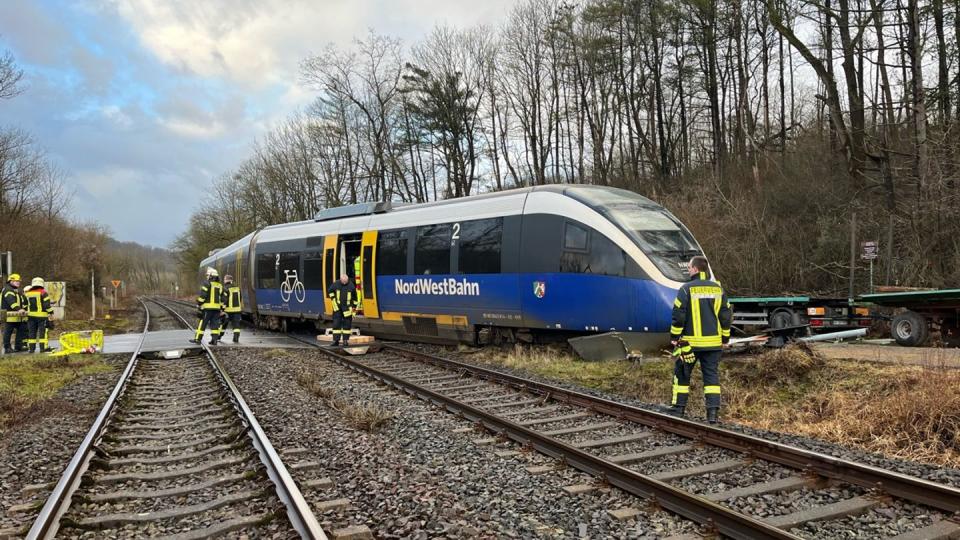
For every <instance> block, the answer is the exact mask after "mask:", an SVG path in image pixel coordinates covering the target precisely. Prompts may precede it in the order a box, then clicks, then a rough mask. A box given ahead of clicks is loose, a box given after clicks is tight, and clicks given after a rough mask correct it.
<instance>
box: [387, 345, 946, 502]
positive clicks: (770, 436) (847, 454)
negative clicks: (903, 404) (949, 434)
mask: <svg viewBox="0 0 960 540" xmlns="http://www.w3.org/2000/svg"><path fill="white" fill-rule="evenodd" d="M398 345H400V346H403V347H407V348H412V349H416V350H419V351H422V352H425V353H428V354H434V355H437V356H441V357H444V358H450V359H452V360H456V361H459V362H464V363H467V364H471V365H475V366H478V367H482V368H486V369H490V370H493V371H499V372H501V373H506V374H509V375H515V376H518V377H523V378H526V379H531V380H534V381H539V382H542V383H546V384H551V385H554V386H559V387H561V388H566V389H569V390H574V391H577V392H581V393H584V394H588V395H592V396H597V397H601V398H605V399H610V400H613V401H617V402H620V403H626V404H629V405H634V406H636V407H640V408H644V409H649V410H652V411H656V412H665V411H666V406H664V405H662V404H651V403H644V402H641V401H639V400H636V399H632V398H629V397H625V396H622V395H619V394H613V393H608V392H600V391H598V390H595V389H592V388H586V387H583V386H580V385H576V384H571V383H569V382H566V381H562V380H558V379H552V378H548V377H543V376H541V375H538V374H535V373H530V372H527V371H526V370H522V369H511V368H507V367H503V366H500V365H497V364H491V363H487V362H484V361H482V360H481V359H480V358H479V357H478V355H476V354H471V353H470V352H465V351H460V350H457V349H453V348H449V347H442V346H437V345H424V344H412V343H400V344H398ZM722 377H723V364H722V363H721V381H722ZM668 397H669V396H664V398H665V399H666V398H668ZM722 412H723V411H722V410H721V419H722ZM722 427H723V428H724V429H729V430H731V431H738V432H741V433H746V434H748V435H753V436H755V437H759V438H762V439H765V440H769V441H773V442H778V443H782V444H786V445H790V446H795V447H798V448H803V449H807V450H812V451H815V452H820V453H823V454H826V455H830V456H834V457H837V458H841V459H846V460H850V461H855V462H858V463H863V464H867V465H872V466H874V467H879V468H882V469H887V470H891V471H896V472H899V473H901V474H906V475H909V476H916V477H917V478H923V479H926V480H931V481H934V482H939V483H942V484H946V485H949V486H953V487H957V488H960V469H954V468H948V467H941V466H939V465H933V464H927V463H919V462H914V461H904V460H900V459H894V458H888V457H886V456H883V455H880V454H875V453H871V452H865V451H863V450H859V449H856V448H849V447H845V446H842V445H839V444H834V443H830V442H826V441H821V440H817V439H812V438H810V437H804V436H800V435H792V434H789V433H781V432H776V431H768V430H761V429H754V428H750V427H747V426H743V425H740V424H734V423H730V422H723V423H722Z"/></svg>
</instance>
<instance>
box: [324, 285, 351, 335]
mask: <svg viewBox="0 0 960 540" xmlns="http://www.w3.org/2000/svg"><path fill="white" fill-rule="evenodd" d="M355 292H356V288H355V286H354V285H353V284H352V283H350V276H348V275H346V274H341V275H340V281H335V282H333V283H332V284H331V285H330V288H329V289H327V296H329V297H330V300H331V301H332V302H333V346H334V347H336V346H337V345H339V344H340V338H341V337H342V338H343V346H344V347H346V346H347V344H348V343H349V341H350V326H351V324H352V323H353V312H354V310H355V309H356V307H357V301H356V295H355Z"/></svg>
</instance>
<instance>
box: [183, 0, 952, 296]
mask: <svg viewBox="0 0 960 540" xmlns="http://www.w3.org/2000/svg"><path fill="white" fill-rule="evenodd" d="M958 10H960V0H817V1H812V0H762V1H756V0H755V1H752V2H744V1H742V0H584V1H580V2H569V1H558V0H523V1H522V2H519V3H518V4H517V5H516V6H515V7H513V8H512V9H511V10H510V11H509V12H508V13H506V14H505V15H504V17H503V20H502V21H501V22H500V23H498V24H497V25H495V26H477V27H471V28H455V27H450V26H446V25H438V26H435V27H434V28H433V29H432V30H431V31H430V32H429V33H428V34H427V35H425V36H423V37H422V38H421V39H420V40H418V41H417V42H415V43H403V42H402V41H400V40H399V39H396V38H393V37H390V36H385V35H379V34H376V33H373V32H371V33H369V34H367V35H365V36H360V37H357V38H356V39H355V40H354V41H353V43H351V44H350V45H348V46H335V45H328V46H326V47H325V48H323V49H321V50H320V52H319V53H317V54H315V55H313V56H310V57H308V58H304V59H303V60H302V62H301V70H300V80H299V81H298V82H299V83H300V84H302V85H305V86H307V87H309V88H310V89H312V91H313V92H314V93H315V100H314V101H313V102H312V104H311V105H310V106H308V107H306V108H304V109H302V110H299V111H297V112H296V113H295V114H293V115H291V116H290V117H289V118H287V119H286V120H285V121H283V122H282V123H280V124H279V125H276V126H274V128H273V129H272V130H271V131H270V132H269V133H267V134H265V135H263V136H262V137H261V138H260V139H259V140H257V141H253V142H252V145H251V150H250V153H249V156H248V158H247V159H246V160H244V161H243V162H242V163H238V164H237V166H236V167H235V168H234V169H233V170H230V171H226V172H224V173H223V175H222V176H221V177H219V178H217V179H215V180H214V182H213V186H212V188H211V190H210V196H209V197H208V198H207V200H206V201H204V203H203V205H202V206H201V207H200V208H198V210H197V211H196V212H195V214H194V215H193V217H192V218H191V221H190V224H189V228H188V229H187V230H186V231H185V232H184V233H183V234H182V235H181V236H180V237H179V238H178V240H177V241H176V242H175V245H174V246H173V247H174V249H175V250H176V251H177V253H178V254H179V257H180V263H181V266H182V267H183V269H184V271H186V270H188V269H193V268H196V265H197V264H198V262H199V260H200V259H202V258H203V257H205V256H206V254H207V252H208V251H209V250H210V249H212V248H215V247H222V246H224V245H226V244H227V243H229V242H231V241H233V240H235V239H237V238H239V237H241V236H243V235H244V234H246V233H248V232H250V231H251V230H254V229H256V228H258V227H263V226H265V225H269V224H274V223H281V222H287V221H294V220H302V219H309V218H311V217H312V216H313V215H314V214H315V213H316V212H317V211H318V210H320V209H323V208H328V207H334V206H339V205H343V204H350V203H354V202H360V201H378V200H393V201H403V202H423V201H431V200H437V199H446V198H452V197H462V196H467V195H471V194H476V193H483V192H489V191H496V190H504V189H510V188H515V187H523V186H535V185H542V184H548V183H571V184H572V183H583V184H597V185H606V186H616V187H622V188H626V189H630V190H633V191H635V192H638V193H640V194H643V195H646V196H648V197H650V198H652V199H654V200H656V201H657V202H659V203H661V204H663V205H664V206H666V207H667V208H668V209H669V210H670V211H671V212H673V213H674V214H675V215H676V216H677V217H679V218H680V219H681V220H682V221H683V222H684V223H686V224H687V226H688V227H689V228H690V229H691V230H692V231H693V233H694V235H695V236H696V237H697V239H698V240H699V241H700V243H701V244H702V245H703V248H704V250H705V252H706V254H707V255H708V257H709V258H710V259H711V261H712V263H713V264H714V267H715V270H716V273H717V275H718V276H720V278H721V279H722V280H723V282H724V284H725V285H726V286H727V287H728V288H730V289H731V290H732V291H734V292H735V293H737V294H748V293H774V292H775V293H784V292H810V293H822V294H840V295H845V293H846V288H847V279H848V277H849V274H850V269H851V262H853V264H854V265H855V266H856V272H857V273H856V280H857V291H858V292H866V288H867V287H868V285H867V280H868V277H867V273H866V272H865V271H864V270H865V268H866V266H865V263H864V262H863V261H860V260H859V258H854V259H852V258H851V247H852V245H854V244H855V243H857V242H859V241H863V240H871V241H876V242H878V244H879V247H880V249H879V258H878V260H877V261H876V266H875V277H874V280H875V282H876V283H877V284H890V285H901V286H917V287H944V286H952V285H955V284H956V282H957V281H958V279H957V278H958V277H960V273H958V270H957V267H958V266H960V219H958V217H960V206H958V200H957V193H958V189H960V186H958V185H957V152H958V150H960V143H958V138H957V124H958V123H960V77H958V71H960V65H958V43H960V17H958ZM318 46H321V44H318ZM854 229H855V237H854V242H852V241H851V232H852V230H854Z"/></svg>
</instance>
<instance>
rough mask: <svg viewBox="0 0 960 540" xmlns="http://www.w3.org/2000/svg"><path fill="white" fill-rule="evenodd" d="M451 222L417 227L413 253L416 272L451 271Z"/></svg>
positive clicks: (435, 273) (414, 270)
mask: <svg viewBox="0 0 960 540" xmlns="http://www.w3.org/2000/svg"><path fill="white" fill-rule="evenodd" d="M451 231H452V228H451V226H450V224H449V223H444V224H440V225H423V226H420V227H417V244H416V250H415V252H414V255H413V273H414V274H433V275H437V274H449V273H450V235H451Z"/></svg>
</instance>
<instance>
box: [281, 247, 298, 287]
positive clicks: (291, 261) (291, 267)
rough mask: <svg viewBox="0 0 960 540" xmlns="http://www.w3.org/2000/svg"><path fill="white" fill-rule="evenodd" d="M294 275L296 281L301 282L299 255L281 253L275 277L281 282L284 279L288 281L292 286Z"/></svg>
mask: <svg viewBox="0 0 960 540" xmlns="http://www.w3.org/2000/svg"><path fill="white" fill-rule="evenodd" d="M294 274H296V276H297V279H299V280H300V281H303V278H302V276H300V254H299V253H281V254H280V262H279V265H278V266H277V277H278V278H279V279H280V280H281V281H283V280H284V279H289V280H290V283H291V286H292V284H293V276H294ZM288 276H289V277H288Z"/></svg>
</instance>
